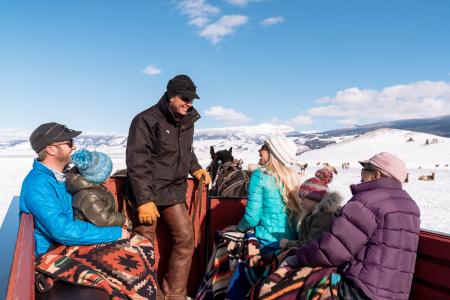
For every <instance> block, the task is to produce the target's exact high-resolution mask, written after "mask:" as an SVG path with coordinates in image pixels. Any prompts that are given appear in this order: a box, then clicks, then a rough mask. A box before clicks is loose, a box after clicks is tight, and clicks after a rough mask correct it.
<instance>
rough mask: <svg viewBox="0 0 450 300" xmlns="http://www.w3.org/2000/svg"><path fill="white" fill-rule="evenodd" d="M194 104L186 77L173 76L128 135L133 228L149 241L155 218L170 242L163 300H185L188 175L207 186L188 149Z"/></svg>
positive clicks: (189, 249)
mask: <svg viewBox="0 0 450 300" xmlns="http://www.w3.org/2000/svg"><path fill="white" fill-rule="evenodd" d="M194 99H200V97H199V96H198V95H197V93H196V86H195V85H194V82H193V81H192V80H191V78H189V76H187V75H177V76H175V77H174V78H172V79H171V80H169V82H168V84H167V91H166V92H165V93H164V95H163V96H162V97H161V99H160V100H159V102H158V103H157V104H156V105H154V106H152V107H150V108H148V109H147V110H144V111H143V112H141V113H139V114H138V115H137V116H136V117H135V118H134V119H133V121H132V122H131V125H130V131H129V134H128V142H127V151H126V163H127V170H128V177H127V183H128V187H129V189H128V190H129V197H130V198H131V200H132V201H134V203H135V204H136V207H137V211H136V215H137V218H136V217H135V218H134V221H135V222H138V224H133V227H134V228H135V231H137V232H139V233H140V234H143V235H145V236H147V237H148V238H150V239H151V240H152V241H153V240H154V239H155V229H156V223H157V218H158V217H161V218H163V219H164V221H165V223H166V224H167V226H168V227H169V228H168V232H169V233H170V235H171V239H172V242H173V247H172V253H171V254H170V258H169V263H168V268H167V272H166V274H165V275H164V279H163V284H162V293H163V294H164V297H165V299H177V300H178V299H186V294H187V292H186V285H187V280H188V275H189V269H190V266H191V261H192V254H193V252H194V235H193V230H192V222H191V219H190V218H189V214H188V211H187V207H186V204H185V200H186V196H185V195H186V189H187V183H186V179H187V176H188V173H191V174H192V176H194V177H195V178H197V179H198V180H200V179H203V180H204V182H205V184H210V183H211V178H210V176H209V174H208V172H207V171H206V170H204V169H202V168H201V166H200V165H199V163H198V161H197V157H196V155H195V153H194V149H193V148H192V142H193V137H194V123H195V122H196V121H197V120H198V119H199V118H200V115H199V113H198V112H197V111H196V110H195V109H194V107H193V101H194ZM159 294H160V296H162V295H161V293H159Z"/></svg>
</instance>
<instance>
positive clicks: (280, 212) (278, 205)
mask: <svg viewBox="0 0 450 300" xmlns="http://www.w3.org/2000/svg"><path fill="white" fill-rule="evenodd" d="M247 198H248V200H247V207H246V208H245V214H244V217H243V218H242V220H241V221H240V222H239V224H238V226H237V228H238V230H239V231H246V230H247V229H250V228H255V235H256V237H257V238H258V239H259V240H260V243H261V244H262V245H267V244H269V243H272V242H276V241H279V240H280V239H283V238H286V239H290V240H291V239H298V237H297V234H296V232H295V231H294V230H292V229H291V227H290V225H289V217H288V213H287V210H286V206H285V204H284V201H283V198H282V194H281V192H280V189H279V188H278V186H277V183H276V180H275V177H273V176H271V175H269V174H267V173H266V172H264V171H263V170H261V169H257V170H255V171H254V172H253V173H252V176H251V177H250V184H249V188H248V197H247Z"/></svg>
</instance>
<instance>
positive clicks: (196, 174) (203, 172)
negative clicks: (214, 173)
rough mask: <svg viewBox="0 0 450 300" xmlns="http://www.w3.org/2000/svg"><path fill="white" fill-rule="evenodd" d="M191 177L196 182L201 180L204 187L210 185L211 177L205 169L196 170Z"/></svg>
mask: <svg viewBox="0 0 450 300" xmlns="http://www.w3.org/2000/svg"><path fill="white" fill-rule="evenodd" d="M192 176H194V177H195V178H196V179H197V180H198V181H200V179H202V178H203V182H204V183H205V184H206V185H210V184H211V176H209V173H208V171H206V170H205V169H198V170H197V171H195V172H194V173H192Z"/></svg>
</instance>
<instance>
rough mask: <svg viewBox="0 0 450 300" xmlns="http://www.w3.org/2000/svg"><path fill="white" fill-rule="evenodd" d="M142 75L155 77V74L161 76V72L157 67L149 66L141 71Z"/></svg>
mask: <svg viewBox="0 0 450 300" xmlns="http://www.w3.org/2000/svg"><path fill="white" fill-rule="evenodd" d="M142 73H144V74H147V75H157V74H161V73H162V71H161V69H159V68H158V67H156V66H154V65H149V66H147V67H146V68H145V69H144V70H143V71H142Z"/></svg>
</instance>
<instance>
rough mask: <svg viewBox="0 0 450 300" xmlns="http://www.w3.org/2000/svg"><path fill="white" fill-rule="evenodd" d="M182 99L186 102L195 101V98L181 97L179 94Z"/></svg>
mask: <svg viewBox="0 0 450 300" xmlns="http://www.w3.org/2000/svg"><path fill="white" fill-rule="evenodd" d="M179 97H180V99H181V100H183V102H184V103H189V104H192V103H194V98H188V97H181V96H179Z"/></svg>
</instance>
